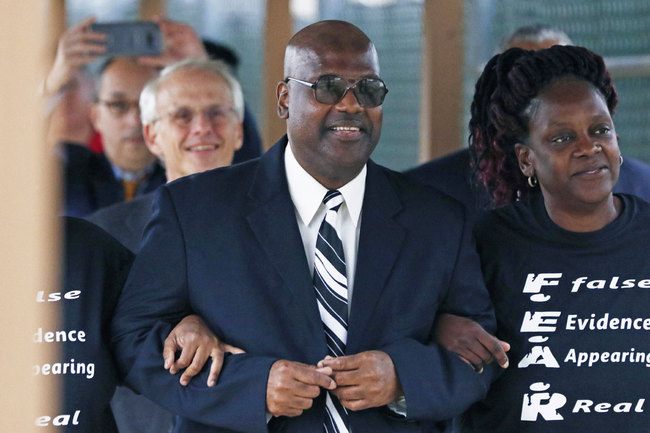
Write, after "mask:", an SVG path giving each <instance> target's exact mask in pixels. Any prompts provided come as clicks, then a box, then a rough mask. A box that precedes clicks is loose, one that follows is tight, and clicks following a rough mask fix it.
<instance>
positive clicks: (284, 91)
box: [275, 81, 289, 119]
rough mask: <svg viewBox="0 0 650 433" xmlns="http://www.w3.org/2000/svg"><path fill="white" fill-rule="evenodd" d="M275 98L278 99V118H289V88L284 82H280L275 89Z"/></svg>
mask: <svg viewBox="0 0 650 433" xmlns="http://www.w3.org/2000/svg"><path fill="white" fill-rule="evenodd" d="M275 96H276V97H277V98H278V116H279V117H280V119H288V118H289V87H288V86H287V83H285V82H284V81H280V82H279V83H278V86H277V87H276V88H275Z"/></svg>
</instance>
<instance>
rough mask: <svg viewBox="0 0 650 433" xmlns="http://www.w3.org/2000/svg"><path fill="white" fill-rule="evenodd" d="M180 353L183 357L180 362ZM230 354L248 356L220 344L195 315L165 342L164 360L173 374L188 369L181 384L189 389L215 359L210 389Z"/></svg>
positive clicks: (180, 325)
mask: <svg viewBox="0 0 650 433" xmlns="http://www.w3.org/2000/svg"><path fill="white" fill-rule="evenodd" d="M179 350H181V354H180V356H179V357H178V359H176V352H177V351H179ZM226 352H229V353H233V354H236V353H245V352H244V351H243V350H242V349H240V348H238V347H235V346H231V345H229V344H226V343H224V342H223V341H221V340H219V338H217V336H216V335H214V334H213V333H212V331H211V330H210V328H208V326H207V325H206V324H205V322H204V321H203V320H202V319H201V318H200V317H199V316H197V315H194V314H191V315H189V316H186V317H185V318H183V320H181V321H180V323H179V324H178V325H176V327H175V328H174V329H172V331H171V332H170V333H169V335H168V336H167V338H166V339H165V343H164V347H163V359H164V360H165V369H166V370H169V372H170V373H171V374H176V373H178V372H179V371H180V370H182V369H185V371H184V372H183V374H182V375H181V378H180V379H179V381H180V383H181V385H183V386H186V385H187V384H189V383H190V380H192V378H193V377H194V376H196V375H197V374H199V372H200V371H201V370H202V369H203V366H204V365H205V363H206V362H207V360H208V358H212V364H211V365H210V374H209V375H208V386H214V385H215V384H216V383H217V377H218V376H219V373H220V372H221V366H222V365H223V359H224V354H225V353H226Z"/></svg>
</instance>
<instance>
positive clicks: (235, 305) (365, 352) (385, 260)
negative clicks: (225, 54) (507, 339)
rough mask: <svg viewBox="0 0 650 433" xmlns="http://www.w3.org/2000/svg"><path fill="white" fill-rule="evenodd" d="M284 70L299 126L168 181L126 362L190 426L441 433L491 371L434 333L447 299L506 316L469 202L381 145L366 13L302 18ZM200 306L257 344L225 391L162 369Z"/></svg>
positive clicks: (232, 372) (486, 316) (232, 333)
mask: <svg viewBox="0 0 650 433" xmlns="http://www.w3.org/2000/svg"><path fill="white" fill-rule="evenodd" d="M284 73H285V80H284V81H282V82H280V83H278V87H277V96H278V113H279V115H280V117H282V118H283V119H286V123H287V136H286V137H283V138H282V139H281V140H280V141H279V142H278V143H277V144H276V145H275V146H274V147H273V148H272V149H270V150H269V151H268V152H267V153H266V154H265V155H264V156H262V157H261V158H260V159H259V160H253V161H251V162H247V163H244V164H238V165H234V166H230V167H225V168H220V169H217V170H212V171H208V172H205V173H200V174H196V175H192V176H188V177H186V178H184V179H180V180H178V181H176V182H173V183H171V184H167V185H164V186H162V187H161V188H160V190H159V193H158V197H157V200H156V203H155V205H154V207H155V211H154V217H153V219H152V222H151V223H150V224H149V225H148V226H147V229H146V231H145V235H144V238H143V244H142V247H141V249H140V252H139V253H138V256H137V258H136V261H135V264H134V267H133V270H132V272H131V274H130V275H129V279H128V281H127V283H126V286H125V288H124V292H123V296H122V297H121V299H120V302H119V305H118V308H117V311H116V314H115V317H114V320H113V326H112V341H113V344H114V346H115V349H116V354H117V358H118V363H119V365H120V367H121V369H122V371H123V373H124V374H125V376H126V378H127V381H129V382H130V383H131V384H132V385H133V386H135V387H136V388H137V389H139V390H140V391H141V392H143V393H145V394H146V395H148V396H150V397H151V398H154V399H157V401H158V402H159V403H160V404H162V405H164V406H165V407H167V408H169V409H170V410H174V411H177V412H178V413H179V414H181V415H182V416H183V417H184V419H183V420H182V421H181V423H180V425H179V426H178V427H177V428H178V430H177V431H187V432H208V431H219V432H225V431H243V432H259V431H266V430H269V431H286V432H317V431H323V429H324V428H325V427H324V425H325V424H328V423H334V424H335V425H336V427H335V428H336V429H337V430H338V431H354V432H355V433H362V432H371V431H372V432H408V431H420V432H422V431H424V432H438V431H442V429H443V428H445V427H446V426H447V424H446V422H445V420H447V419H449V418H451V417H453V416H454V415H456V414H458V413H460V412H462V411H463V410H464V409H465V408H466V407H468V406H469V404H471V403H472V402H473V401H475V400H477V399H478V398H480V397H481V396H482V395H484V393H485V391H486V389H487V386H488V384H489V380H490V374H489V373H484V374H483V375H478V374H477V373H475V372H474V371H473V369H472V368H471V367H469V366H468V365H467V364H465V363H464V362H462V361H461V360H460V359H459V358H458V357H457V356H456V355H454V354H452V353H450V352H447V351H446V350H444V349H442V348H441V347H440V346H439V345H437V344H436V343H435V342H434V341H433V332H434V323H435V319H436V315H437V313H438V312H439V311H442V310H444V311H449V312H455V313H457V314H465V315H469V316H471V317H473V318H475V319H476V320H478V321H480V322H481V323H482V324H483V325H484V326H487V327H488V328H489V329H494V318H493V313H492V309H491V306H490V304H489V300H488V298H489V297H488V294H487V292H486V290H485V288H484V287H483V285H482V282H481V281H482V278H481V275H480V269H479V264H478V257H477V256H476V253H475V252H474V251H473V248H471V242H470V241H469V237H470V236H469V230H468V226H467V225H466V224H465V218H464V214H463V209H462V205H460V204H459V203H457V202H456V201H454V200H453V199H451V198H449V197H448V196H445V195H442V194H440V193H437V192H435V191H433V190H431V189H428V188H426V187H423V186H422V187H421V186H419V185H418V184H416V183H412V182H411V181H409V180H408V179H406V178H405V177H403V176H402V175H400V174H398V173H395V172H392V171H390V170H388V169H385V168H383V167H380V166H377V165H376V164H374V163H373V162H372V161H370V160H369V157H370V154H371V153H372V151H373V150H374V148H375V146H376V144H377V142H378V140H379V135H380V132H381V123H382V107H381V104H382V102H383V99H384V96H385V94H386V90H385V86H384V84H383V81H381V79H380V78H379V63H378V58H377V53H376V50H375V48H374V45H373V44H372V42H371V41H370V40H369V39H368V38H367V36H366V35H365V34H364V33H363V32H361V31H360V30H359V29H358V28H356V27H354V26H353V25H351V24H349V23H345V22H341V21H323V22H319V23H316V24H313V25H310V26H308V27H306V28H304V29H303V30H301V31H300V32H298V33H297V34H296V35H294V37H293V38H292V39H291V41H290V42H289V45H288V47H287V51H286V53H285V71H284ZM323 197H325V200H323ZM332 197H334V198H335V199H336V200H338V204H337V205H336V206H335V208H331V209H330V206H331V205H330V204H329V201H328V200H329V199H330V198H332ZM324 201H327V203H328V205H325V204H323V202H324ZM336 209H338V210H336ZM334 215H336V216H334ZM332 231H334V232H335V233H336V234H337V235H338V236H334V237H333V232H332ZM325 240H327V242H329V247H330V250H331V251H336V255H337V257H338V260H339V261H340V262H342V263H343V268H342V269H341V267H339V266H333V262H332V257H333V256H332V255H331V254H329V255H327V254H324V253H323V249H324V248H326V247H327V246H328V245H324V244H325V242H324V241H325ZM335 246H336V248H335ZM323 257H328V258H327V260H324V258H323ZM312 264H313V265H312ZM334 269H336V270H334ZM312 272H313V274H312ZM323 285H324V286H325V288H326V289H328V290H329V292H328V290H325V291H323V290H321V289H322V288H323ZM334 298H336V303H337V305H336V309H335V308H334V305H333V299H334ZM328 300H329V301H332V303H328ZM341 305H344V307H343V308H338V307H340V306H341ZM333 311H335V313H334V312H333ZM189 312H196V313H197V314H199V315H201V316H202V317H204V319H205V320H206V322H207V323H208V326H209V327H210V328H211V329H212V330H213V331H214V332H215V333H216V334H217V335H218V336H219V337H221V338H224V339H225V340H226V341H228V342H229V343H231V344H234V345H236V346H238V347H241V348H242V349H244V350H246V353H242V354H237V355H230V356H227V357H226V359H225V361H224V364H223V368H222V370H221V374H220V376H219V380H218V382H217V384H216V385H215V386H214V388H212V389H207V388H206V387H205V386H204V385H203V383H204V381H203V380H199V381H196V380H195V381H193V382H192V384H194V383H195V382H196V385H195V386H190V387H188V388H184V389H181V388H180V387H179V386H178V384H177V383H176V381H174V380H170V378H169V377H168V375H167V374H165V373H164V372H163V371H162V369H161V368H160V362H159V359H160V356H161V354H160V346H161V341H162V339H163V338H164V337H165V336H166V334H167V333H168V332H169V329H170V327H171V326H172V324H173V323H174V322H175V321H177V320H178V319H179V318H181V317H182V316H183V315H185V314H187V313H189ZM334 315H337V316H338V319H337V322H336V323H332V322H330V321H328V319H329V318H331V317H334ZM326 331H327V332H328V334H327V336H326ZM330 331H331V332H330ZM348 331H349V332H348ZM337 344H339V345H338V346H337ZM341 345H342V346H341ZM334 349H339V350H340V352H341V353H340V354H339V356H337V357H333V356H327V355H328V354H329V355H332V352H333V351H334ZM488 371H489V370H488ZM343 408H345V410H344V409H343ZM267 423H268V425H267ZM330 427H332V426H330ZM330 427H328V428H330Z"/></svg>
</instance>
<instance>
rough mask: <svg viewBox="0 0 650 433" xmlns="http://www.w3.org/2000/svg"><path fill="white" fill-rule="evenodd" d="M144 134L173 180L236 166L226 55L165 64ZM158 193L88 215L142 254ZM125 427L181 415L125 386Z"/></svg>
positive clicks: (118, 407)
mask: <svg viewBox="0 0 650 433" xmlns="http://www.w3.org/2000/svg"><path fill="white" fill-rule="evenodd" d="M140 111H141V113H142V125H143V130H144V137H145V140H146V143H147V146H148V148H149V149H150V151H151V152H152V154H154V155H156V156H157V157H158V158H160V161H162V163H163V166H164V167H165V171H166V175H167V180H168V181H169V182H171V181H173V180H176V179H178V178H180V177H183V176H187V175H190V174H193V173H200V172H202V171H205V170H209V169H213V168H217V167H224V166H227V165H230V164H231V162H232V160H233V155H234V153H235V151H236V150H237V149H239V148H241V146H242V133H243V128H242V118H243V115H244V96H243V94H242V91H241V87H240V86H239V83H238V82H237V80H236V79H235V78H234V77H233V76H232V75H231V74H230V72H229V70H228V67H227V66H226V64H225V63H223V62H220V61H214V60H212V61H209V60H195V59H188V60H184V61H181V62H179V63H175V64H172V65H170V66H168V67H167V68H165V69H163V70H162V72H161V73H160V75H159V76H158V77H156V78H155V79H153V80H152V81H150V82H149V83H148V84H147V85H146V86H145V88H144V90H143V91H142V95H141V96H140ZM154 197H155V194H153V193H150V194H145V195H143V196H141V197H138V198H136V199H134V200H131V201H128V202H125V203H118V204H115V205H113V206H109V207H106V208H104V209H101V210H99V211H98V212H96V213H94V214H92V215H91V216H90V217H89V218H88V220H90V221H91V222H93V223H94V224H96V225H98V226H99V227H101V228H103V229H104V230H106V231H107V232H108V233H110V234H111V235H112V236H114V237H115V238H116V239H117V240H119V241H120V242H121V243H122V244H123V245H124V246H126V247H127V248H128V249H129V250H131V251H133V252H137V251H138V249H139V245H140V240H141V239H142V233H143V232H144V227H145V225H146V223H147V222H148V221H149V219H150V218H151V213H152V203H153V200H154ZM111 405H112V407H113V412H114V414H115V419H116V421H117V424H118V426H119V428H120V432H122V433H136V432H147V431H153V430H152V428H154V427H155V429H156V430H155V431H168V430H169V429H170V428H171V427H172V425H173V421H174V416H173V414H172V413H171V412H168V411H166V410H164V409H162V408H161V407H159V406H158V405H156V404H155V403H153V402H151V401H150V400H149V399H147V398H146V397H143V396H140V395H137V394H135V393H134V392H133V391H131V390H130V389H128V388H126V387H122V386H120V387H118V388H117V390H116V392H115V396H114V397H113V400H112V402H111Z"/></svg>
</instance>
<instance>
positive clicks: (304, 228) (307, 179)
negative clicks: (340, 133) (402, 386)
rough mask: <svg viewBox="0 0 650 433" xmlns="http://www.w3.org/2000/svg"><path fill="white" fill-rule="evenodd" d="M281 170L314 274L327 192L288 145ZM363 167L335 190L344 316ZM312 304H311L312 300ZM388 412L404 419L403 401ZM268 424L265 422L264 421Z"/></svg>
mask: <svg viewBox="0 0 650 433" xmlns="http://www.w3.org/2000/svg"><path fill="white" fill-rule="evenodd" d="M284 166H285V170H286V174H287V182H288V183H289V194H290V195H291V200H292V201H293V206H294V210H295V213H296V221H297V222H298V228H299V229H300V236H301V237H302V244H303V246H304V248H305V255H306V256H307V262H308V263H309V270H310V272H311V273H312V276H313V273H314V256H315V254H316V239H317V238H318V230H319V228H320V225H321V223H322V221H323V218H324V217H325V213H326V212H327V208H326V207H325V205H324V204H323V198H324V197H325V193H326V192H327V191H328V189H327V188H325V187H324V186H323V185H321V184H320V183H319V182H318V181H317V180H316V179H314V178H313V177H312V176H311V175H310V174H309V173H307V171H305V169H304V168H302V166H301V165H300V163H299V162H298V161H297V160H296V157H295V156H294V154H293V151H292V149H291V143H289V144H288V145H287V147H286V149H285V151H284ZM367 172H368V170H367V168H366V166H365V165H364V166H363V169H362V170H361V171H360V172H359V174H358V175H357V176H356V177H355V178H354V179H352V180H351V181H350V182H348V183H346V184H345V185H343V186H342V187H340V188H338V191H339V192H340V193H341V195H342V196H343V200H344V201H343V204H342V205H341V207H340V208H339V211H338V218H337V219H336V231H337V232H338V233H339V235H340V236H341V237H342V239H341V242H342V243H343V254H345V270H346V273H347V277H348V314H350V308H351V307H352V292H353V286H354V272H355V270H356V264H357V250H358V247H359V233H360V229H361V207H362V205H363V196H364V194H365V191H366V173H367ZM314 302H315V300H314ZM388 408H389V409H390V410H391V411H393V412H395V413H397V414H399V415H402V416H406V401H405V400H404V396H401V397H399V398H398V399H397V400H396V401H394V402H392V403H389V404H388ZM267 421H268V420H267Z"/></svg>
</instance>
